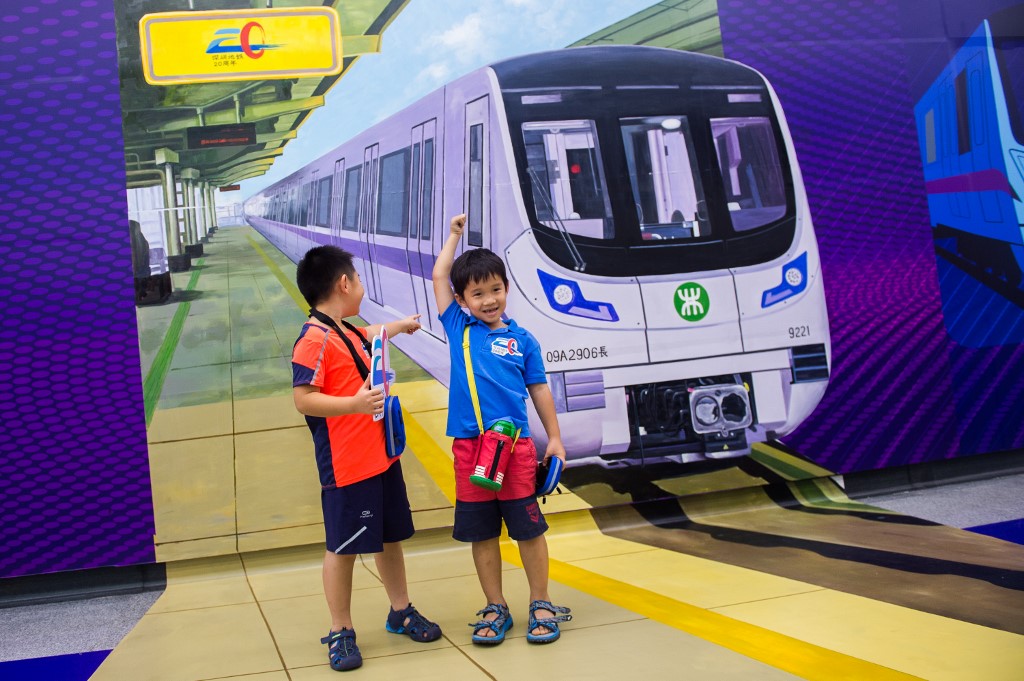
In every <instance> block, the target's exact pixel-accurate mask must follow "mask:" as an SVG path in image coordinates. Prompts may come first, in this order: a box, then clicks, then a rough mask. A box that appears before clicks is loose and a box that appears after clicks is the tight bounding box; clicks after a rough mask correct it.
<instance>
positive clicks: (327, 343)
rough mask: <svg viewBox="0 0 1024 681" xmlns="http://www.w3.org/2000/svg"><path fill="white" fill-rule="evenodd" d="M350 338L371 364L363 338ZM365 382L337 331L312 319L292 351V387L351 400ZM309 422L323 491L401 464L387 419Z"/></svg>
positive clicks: (356, 416)
mask: <svg viewBox="0 0 1024 681" xmlns="http://www.w3.org/2000/svg"><path fill="white" fill-rule="evenodd" d="M345 335H346V336H347V337H348V339H349V340H350V341H351V342H352V346H353V347H354V348H355V349H356V352H358V353H360V355H361V356H362V358H363V362H364V364H365V365H366V366H369V365H370V358H369V357H368V356H367V355H366V351H365V350H364V349H363V345H362V340H361V339H359V338H357V337H356V335H355V334H354V333H352V332H351V331H347V330H346V331H345ZM363 380H364V379H363V377H362V376H360V374H359V370H358V369H357V368H356V364H355V361H354V360H353V359H352V353H351V352H350V351H349V349H348V346H346V345H345V342H344V341H342V340H341V339H340V338H339V337H338V332H337V331H335V330H333V329H331V328H329V327H327V326H324V325H323V324H321V323H320V322H318V321H316V320H313V319H311V320H309V321H308V322H306V324H305V325H304V326H303V327H302V332H301V333H300V334H299V338H298V340H296V341H295V347H294V348H292V386H299V385H311V386H314V387H317V388H319V389H320V392H322V393H323V394H325V395H338V396H346V397H347V396H351V395H355V394H356V393H357V392H359V389H360V388H361V387H362V385H363ZM306 424H307V425H308V426H309V431H310V433H312V435H313V444H314V446H315V449H316V464H317V468H318V469H319V471H320V485H321V487H323V488H324V489H331V488H334V487H344V486H345V485H351V484H352V483H354V482H359V481H360V480H366V479H367V478H371V477H373V476H374V475H377V474H379V473H383V472H384V471H386V470H387V469H388V467H389V466H390V465H391V462H392V461H395V460H396V459H389V458H388V456H387V454H386V453H385V450H384V421H383V420H381V421H374V420H373V417H372V416H371V415H369V414H346V415H344V416H331V417H327V418H324V417H320V416H307V417H306Z"/></svg>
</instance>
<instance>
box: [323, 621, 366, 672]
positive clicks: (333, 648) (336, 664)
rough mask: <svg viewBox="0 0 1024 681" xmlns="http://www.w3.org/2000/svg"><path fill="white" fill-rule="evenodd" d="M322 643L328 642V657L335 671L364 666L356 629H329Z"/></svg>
mask: <svg viewBox="0 0 1024 681" xmlns="http://www.w3.org/2000/svg"><path fill="white" fill-rule="evenodd" d="M320 643H326V644H327V659H328V660H330V662H331V669H333V670H334V671H336V672H347V671H348V670H350V669H356V668H357V667H361V666H363V656H362V655H361V654H360V653H359V646H357V645H356V632H355V630H353V629H342V630H341V631H329V632H327V635H326V636H324V637H323V638H322V639H320Z"/></svg>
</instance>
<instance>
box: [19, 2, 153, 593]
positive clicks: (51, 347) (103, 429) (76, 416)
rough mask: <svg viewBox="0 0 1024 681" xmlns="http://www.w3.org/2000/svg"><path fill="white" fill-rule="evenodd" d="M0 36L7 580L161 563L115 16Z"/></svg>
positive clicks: (63, 5)
mask: <svg viewBox="0 0 1024 681" xmlns="http://www.w3.org/2000/svg"><path fill="white" fill-rule="evenodd" d="M0 24H2V31H0V102H2V103H3V107H2V108H0V141H2V144H0V225H2V227H0V290H2V291H3V293H2V296H0V300H2V301H3V302H2V303H0V306H2V309H0V313H2V318H3V320H4V323H3V324H2V325H0V366H2V367H3V371H2V372H0V376H2V377H0V410H2V412H0V413H2V415H3V431H4V437H3V440H2V443H3V444H2V448H3V449H2V453H0V480H2V484H3V492H2V494H0V517H2V518H3V521H2V522H0V577H13V576H18V575H28V574H40V573H45V572H57V571H63V570H76V569H82V568H92V567H101V566H114V565H132V564H139V563H147V562H153V561H154V560H155V556H154V552H153V532H154V528H153V504H152V496H151V492H150V486H149V462H148V455H147V449H146V427H145V416H144V411H143V401H142V384H141V377H140V375H139V366H140V364H139V352H138V337H137V331H136V326H135V307H134V300H133V284H132V267H131V253H130V249H129V241H128V229H127V215H126V202H125V185H124V147H123V141H122V137H121V110H120V101H119V98H118V75H117V54H116V43H115V36H114V15H113V12H112V10H111V3H110V2H109V0H106V1H104V2H97V1H96V0H80V1H78V2H74V3H69V2H64V0H34V2H32V3H21V2H19V3H4V5H3V8H2V9H0Z"/></svg>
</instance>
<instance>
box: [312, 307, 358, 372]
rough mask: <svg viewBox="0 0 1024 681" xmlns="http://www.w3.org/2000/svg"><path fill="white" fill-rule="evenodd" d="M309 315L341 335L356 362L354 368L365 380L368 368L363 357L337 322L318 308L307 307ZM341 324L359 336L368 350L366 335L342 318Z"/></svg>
mask: <svg viewBox="0 0 1024 681" xmlns="http://www.w3.org/2000/svg"><path fill="white" fill-rule="evenodd" d="M309 316H310V317H313V318H315V319H317V320H319V321H321V322H323V323H324V324H326V325H327V326H329V327H331V328H332V329H334V331H335V332H336V333H337V334H338V335H339V336H341V340H343V341H345V345H347V346H348V351H349V352H351V353H352V359H353V360H354V361H355V363H356V369H357V370H358V371H359V375H360V376H361V377H362V378H363V380H364V381H365V380H366V377H367V376H369V375H370V370H369V369H367V368H366V362H364V361H363V358H362V357H360V356H359V353H358V352H356V347H355V346H354V345H352V341H350V340H349V339H348V336H347V335H345V332H344V331H342V330H341V327H340V326H338V323H337V322H335V321H334V320H333V319H331V318H330V317H328V316H327V315H325V314H324V313H323V312H321V311H320V310H318V309H316V308H315V307H313V308H310V309H309ZM342 324H344V325H345V326H346V327H348V328H350V329H352V330H353V331H355V333H356V335H357V336H359V340H361V341H362V343H363V347H364V348H366V350H367V352H369V351H370V346H369V343H368V342H367V341H366V337H365V336H363V334H362V333H361V332H360V331H359V330H358V329H357V328H356V327H354V326H352V325H351V324H349V323H348V322H346V321H344V320H343V321H342Z"/></svg>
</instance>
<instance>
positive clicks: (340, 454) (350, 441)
mask: <svg viewBox="0 0 1024 681" xmlns="http://www.w3.org/2000/svg"><path fill="white" fill-rule="evenodd" d="M295 279H296V283H297V284H298V287H299V291H301V292H302V295H303V297H304V298H305V299H306V302H308V303H309V305H310V308H311V309H310V316H311V319H310V320H309V321H308V322H306V324H305V325H304V326H303V327H302V331H301V332H300V334H299V338H298V340H296V341H295V347H294V349H293V350H292V386H293V397H294V399H295V408H296V409H298V410H299V412H301V413H302V414H304V415H305V416H306V423H307V425H308V426H309V430H310V433H312V436H313V443H314V446H315V449H316V462H317V468H318V469H319V472H320V486H321V492H320V498H321V505H322V506H323V514H324V529H325V532H326V537H327V550H326V552H325V553H324V567H323V580H324V595H325V596H326V598H327V607H328V609H329V610H330V613H331V629H330V631H329V632H328V634H327V636H325V637H324V638H322V639H321V640H320V642H321V643H326V644H327V645H328V659H329V660H330V663H331V668H332V669H335V670H336V671H347V670H350V669H355V668H356V667H359V666H360V665H362V663H363V659H362V655H361V654H360V652H359V648H358V646H356V634H355V630H354V628H353V625H352V611H351V605H352V571H353V567H354V565H355V559H356V556H357V554H360V553H372V554H374V556H373V557H374V560H375V561H376V564H377V570H378V572H379V573H380V577H381V581H382V582H383V583H384V590H385V591H386V592H387V595H388V599H389V600H390V601H391V611H390V612H389V613H388V617H387V621H386V623H385V626H386V628H387V630H388V631H390V632H392V633H396V634H407V635H409V636H410V637H411V638H412V639H413V640H414V641H420V642H423V643H426V642H430V641H436V640H437V639H438V638H440V637H441V628H440V627H439V626H438V625H437V624H435V623H433V622H431V621H430V620H428V619H426V618H425V617H423V615H421V614H420V613H419V612H418V611H417V610H416V608H414V607H413V605H412V603H410V602H409V592H408V584H407V582H406V576H405V557H404V554H403V552H402V545H401V544H400V543H399V542H401V541H403V540H405V539H408V538H409V537H411V536H412V535H413V532H414V528H413V524H412V512H411V511H410V508H409V499H408V496H407V495H406V489H405V480H404V478H403V477H402V465H401V460H400V457H395V458H388V456H387V454H386V451H385V447H384V421H383V420H381V421H374V420H373V415H374V414H378V413H380V412H382V411H383V409H384V395H383V393H382V392H381V391H380V389H379V388H374V389H371V388H370V379H369V376H367V377H366V378H365V379H364V378H363V377H362V376H361V374H360V371H359V370H358V369H357V365H356V361H355V355H356V353H357V352H358V353H361V355H360V357H361V359H362V362H363V364H364V366H369V364H370V357H369V355H368V354H367V353H368V351H369V344H368V342H367V340H366V339H367V337H373V336H375V335H378V334H379V333H380V328H381V327H380V325H372V326H367V327H365V328H364V329H363V331H362V332H360V331H359V330H357V329H356V328H355V327H353V326H351V325H349V324H348V323H347V322H344V321H343V320H344V318H345V317H351V316H354V315H357V314H359V306H360V303H361V302H362V299H363V284H362V282H361V281H360V280H359V274H358V273H357V272H356V270H355V267H354V266H353V264H352V256H351V255H350V254H349V253H347V252H346V251H344V250H342V249H340V248H337V247H336V246H317V247H316V248H312V249H310V250H309V251H308V252H307V253H306V255H305V256H303V258H302V260H301V261H300V262H299V265H298V268H297V270H296V275H295ZM418 318H419V315H414V316H412V317H406V318H405V319H402V320H399V321H395V322H390V323H388V324H385V325H384V327H385V328H386V329H387V332H388V335H389V336H394V335H397V334H399V333H413V332H415V331H417V330H418V329H419V328H420V324H419V322H418V321H417V319H418ZM343 326H344V327H347V328H346V329H345V330H343V328H342V327H343ZM364 333H365V335H364ZM357 348H358V349H357Z"/></svg>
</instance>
